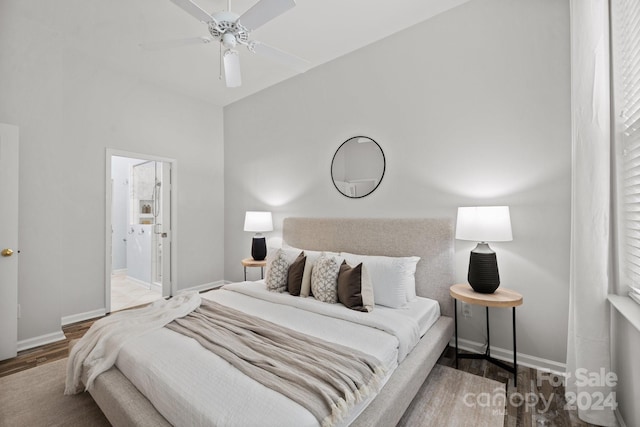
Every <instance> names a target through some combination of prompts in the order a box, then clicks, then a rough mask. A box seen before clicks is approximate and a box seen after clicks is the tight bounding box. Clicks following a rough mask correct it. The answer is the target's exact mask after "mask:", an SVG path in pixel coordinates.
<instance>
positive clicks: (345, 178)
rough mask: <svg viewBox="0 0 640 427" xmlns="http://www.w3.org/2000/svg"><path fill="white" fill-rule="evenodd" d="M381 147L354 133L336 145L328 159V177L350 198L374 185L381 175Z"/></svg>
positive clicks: (368, 190)
mask: <svg viewBox="0 0 640 427" xmlns="http://www.w3.org/2000/svg"><path fill="white" fill-rule="evenodd" d="M384 170H385V159H384V153H383V152H382V148H380V146H379V145H378V143H377V142H375V141H374V140H373V139H371V138H368V137H366V136H354V137H353V138H349V139H347V140H346V141H345V142H343V143H342V145H340V147H338V150H337V151H336V154H334V155H333V160H332V161H331V179H332V180H333V185H335V186H336V188H337V189H338V191H339V192H340V193H342V194H344V195H345V196H347V197H351V198H354V199H357V198H360V197H364V196H367V195H369V194H371V193H373V191H374V190H375V189H376V188H378V185H380V182H381V181H382V177H383V176H384Z"/></svg>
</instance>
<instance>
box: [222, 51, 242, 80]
mask: <svg viewBox="0 0 640 427" xmlns="http://www.w3.org/2000/svg"><path fill="white" fill-rule="evenodd" d="M223 61H224V79H225V82H226V83H227V87H239V86H240V85H241V84H242V78H241V76H240V55H239V54H238V52H237V51H235V50H231V49H228V50H226V51H225V52H224V56H223Z"/></svg>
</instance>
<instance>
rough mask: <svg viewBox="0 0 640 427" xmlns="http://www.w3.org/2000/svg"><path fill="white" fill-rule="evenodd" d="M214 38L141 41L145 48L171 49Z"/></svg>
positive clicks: (142, 46) (204, 42) (208, 41)
mask: <svg viewBox="0 0 640 427" xmlns="http://www.w3.org/2000/svg"><path fill="white" fill-rule="evenodd" d="M212 40H213V38H211V37H190V38H188V39H177V40H163V41H157V42H147V43H140V47H141V48H142V49H144V50H160V49H171V48H174V47H180V46H187V45H190V44H206V43H210V42H211V41H212Z"/></svg>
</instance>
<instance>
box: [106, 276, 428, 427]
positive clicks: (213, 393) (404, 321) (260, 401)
mask: <svg viewBox="0 0 640 427" xmlns="http://www.w3.org/2000/svg"><path fill="white" fill-rule="evenodd" d="M202 297H203V298H209V299H211V300H214V301H216V302H219V303H221V304H225V305H228V306H230V307H233V308H235V309H238V310H242V311H246V312H248V313H252V314H254V315H259V316H260V317H263V318H265V319H266V320H269V321H271V322H274V323H278V324H281V325H283V326H286V327H289V328H291V329H295V330H298V331H300V332H304V333H306V334H309V335H312V336H316V337H319V338H322V339H325V340H328V341H332V342H336V343H338V344H342V345H345V346H348V347H352V348H356V349H358V350H360V351H363V352H365V353H368V354H370V355H372V356H374V357H376V358H378V359H379V360H380V361H381V362H382V364H383V366H384V367H385V368H386V369H387V371H388V372H389V373H391V372H392V371H393V370H394V369H395V367H396V366H397V364H398V363H399V362H400V361H402V360H403V359H404V358H405V357H406V355H407V353H408V352H409V351H411V349H412V348H413V347H414V346H415V344H416V343H417V342H418V340H419V338H420V335H421V333H422V332H423V331H424V330H426V329H428V326H430V325H431V324H433V323H434V322H435V321H436V320H437V317H438V316H439V310H438V305H437V303H435V302H433V303H432V304H426V306H427V307H430V309H428V310H427V311H428V312H429V313H426V314H425V312H424V309H421V310H418V311H420V313H419V315H418V314H417V313H414V312H413V311H412V309H409V310H393V309H385V308H384V307H376V308H375V309H374V310H373V312H371V313H361V312H356V311H353V310H349V309H347V308H346V307H344V306H342V305H341V304H326V303H321V302H319V301H316V300H314V299H312V298H299V297H291V296H290V295H288V294H276V293H272V292H268V291H266V290H265V288H264V284H263V283H261V282H255V283H253V282H244V283H240V284H233V285H227V286H225V287H224V288H223V289H221V290H216V291H211V292H208V293H206V294H202ZM425 301H429V300H425ZM421 304H423V305H425V303H424V301H421ZM414 311H415V310H414ZM428 323H430V324H428ZM427 324H428V325H427ZM116 365H117V366H118V368H119V369H120V371H122V373H123V374H124V375H125V376H127V377H128V378H129V380H130V381H131V382H132V383H133V384H134V385H135V386H136V387H137V388H138V389H139V390H140V391H141V392H142V393H143V394H144V395H145V396H147V398H148V399H149V400H150V401H151V402H152V403H153V405H154V406H155V407H156V409H157V410H158V411H159V412H160V413H161V414H162V415H163V416H164V417H165V418H166V419H167V420H168V421H169V422H170V423H171V424H173V425H175V426H211V425H217V426H243V427H244V426H282V427H286V426H292V427H294V426H295V427H301V426H317V425H318V422H317V420H316V419H315V418H314V417H313V416H312V415H311V413H309V412H308V411H307V410H306V409H304V408H302V407H301V406H299V405H298V404H296V403H294V402H293V401H291V400H289V399H287V398H286V397H284V396H282V395H280V394H279V393H277V392H274V391H272V390H269V389H267V388H266V387H264V386H263V385H261V384H259V383H258V382H256V381H254V380H253V379H251V378H249V377H247V376H245V375H243V374H241V373H240V372H239V371H237V370H236V369H234V368H232V367H230V366H229V365H228V364H227V363H226V362H224V361H223V360H222V359H220V358H219V357H217V356H216V355H214V354H213V353H211V352H209V351H207V350H205V349H204V348H202V347H201V346H200V345H199V344H198V343H197V342H195V341H194V340H192V339H190V338H187V337H185V336H182V335H180V334H178V333H175V332H172V331H169V330H167V329H165V328H162V329H160V330H157V331H153V332H151V333H149V334H147V335H145V336H143V337H141V338H139V339H136V340H135V341H134V342H131V343H128V344H126V345H125V346H124V347H123V349H122V350H121V352H120V355H119V357H118V360H117V361H116ZM367 403H368V402H363V403H362V404H360V405H359V406H358V407H356V408H355V409H354V411H353V413H352V414H351V417H349V418H348V419H347V420H345V424H347V423H348V422H350V421H352V420H353V419H354V418H355V417H356V416H357V415H358V414H359V413H360V412H361V411H362V410H363V409H364V407H365V406H366V404H367Z"/></svg>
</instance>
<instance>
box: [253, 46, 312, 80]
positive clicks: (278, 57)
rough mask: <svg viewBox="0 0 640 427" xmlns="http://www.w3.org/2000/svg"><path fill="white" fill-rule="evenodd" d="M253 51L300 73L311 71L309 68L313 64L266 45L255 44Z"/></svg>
mask: <svg viewBox="0 0 640 427" xmlns="http://www.w3.org/2000/svg"><path fill="white" fill-rule="evenodd" d="M251 50H252V51H253V52H255V53H257V54H258V55H262V56H264V57H265V58H268V59H271V60H273V61H276V62H279V63H280V64H283V65H286V66H288V67H290V68H293V69H294V70H296V71H297V72H299V73H304V72H305V71H307V70H308V69H309V67H311V63H310V62H309V61H307V60H306V59H302V58H300V57H298V56H295V55H292V54H290V53H287V52H284V51H282V50H280V49H276V48H275V47H272V46H269V45H267V44H264V43H260V42H254V43H253V44H252V46H251Z"/></svg>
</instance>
